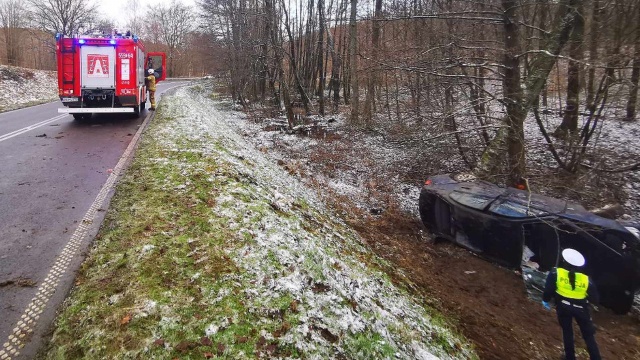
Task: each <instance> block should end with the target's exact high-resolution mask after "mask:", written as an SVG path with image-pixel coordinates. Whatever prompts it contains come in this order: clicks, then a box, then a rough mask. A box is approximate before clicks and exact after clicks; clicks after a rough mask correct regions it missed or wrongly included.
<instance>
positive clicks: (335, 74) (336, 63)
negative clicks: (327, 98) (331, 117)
mask: <svg viewBox="0 0 640 360" xmlns="http://www.w3.org/2000/svg"><path fill="white" fill-rule="evenodd" d="M327 44H328V45H329V50H330V51H331V81H330V84H331V87H332V89H333V111H334V112H337V111H338V105H339V104H340V66H341V65H342V59H341V58H340V54H338V52H337V51H336V46H335V42H334V41H333V35H332V34H331V28H327Z"/></svg>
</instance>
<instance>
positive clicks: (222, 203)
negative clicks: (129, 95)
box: [161, 90, 468, 359]
mask: <svg viewBox="0 0 640 360" xmlns="http://www.w3.org/2000/svg"><path fill="white" fill-rule="evenodd" d="M186 92H187V90H180V91H179V92H178V94H177V95H176V96H177V97H178V98H180V101H181V105H180V107H179V108H180V110H182V111H184V110H186V109H190V110H189V111H188V112H185V113H181V112H180V110H177V109H176V110H174V114H176V115H178V116H179V118H180V119H190V120H189V121H182V122H181V121H177V122H175V123H174V126H169V127H165V128H164V129H163V133H161V134H163V135H165V136H166V137H165V138H166V139H167V141H166V143H165V144H164V146H165V147H167V148H173V149H178V148H180V144H179V143H172V142H171V139H175V135H174V136H170V135H171V134H181V135H182V136H185V137H186V138H189V139H203V136H206V137H210V138H211V139H215V140H214V141H216V143H217V144H216V146H214V147H210V148H203V149H202V151H203V152H205V155H206V156H215V157H216V158H220V159H224V161H225V162H227V163H229V164H231V165H232V166H233V167H234V169H235V171H239V172H240V174H242V176H243V177H246V178H248V179H251V181H253V182H255V187H254V188H253V189H251V190H250V191H247V189H245V188H242V187H237V188H235V189H230V191H229V192H227V193H226V194H225V195H223V196H221V197H219V198H218V199H216V202H215V203H216V207H215V208H214V209H213V212H214V213H216V214H221V213H224V214H225V216H226V217H229V218H231V219H236V222H237V224H234V223H232V224H230V226H231V227H232V228H239V229H241V230H240V233H241V234H243V235H244V236H245V237H246V238H249V239H252V240H251V241H249V242H247V244H246V245H245V246H242V247H239V248H232V249H229V250H228V251H227V253H228V255H229V256H230V257H231V258H233V259H235V261H236V264H237V265H238V266H239V267H241V268H244V270H245V271H246V272H247V273H246V275H247V276H245V277H244V278H243V279H242V281H243V282H245V286H244V288H245V289H247V291H246V297H247V299H248V301H249V305H248V306H249V311H255V312H260V311H264V310H265V309H268V308H269V307H270V306H272V305H270V304H277V303H278V302H279V301H281V299H286V298H288V297H291V298H293V299H294V301H297V302H298V303H299V304H300V305H299V306H298V307H297V309H298V311H299V313H298V321H299V323H298V324H297V325H296V326H294V327H293V328H292V331H290V332H289V333H288V334H287V336H286V337H285V338H284V339H283V341H285V342H291V343H292V344H295V346H296V348H297V349H300V350H301V351H302V352H303V353H305V354H308V355H310V356H313V357H315V356H319V357H320V358H326V357H328V356H332V355H334V354H335V353H336V351H338V352H339V353H344V354H348V356H354V355H357V354H358V351H361V352H363V353H362V354H360V356H355V357H361V356H362V357H365V358H366V357H368V356H371V355H375V354H378V355H380V354H384V353H385V351H388V353H387V355H388V356H391V355H392V354H395V355H394V356H399V357H401V358H425V359H429V358H435V357H434V356H433V355H429V354H431V353H436V354H439V355H440V356H444V355H445V354H444V353H443V352H442V349H439V346H440V345H436V344H432V342H433V341H434V340H435V339H433V334H434V333H444V334H445V335H444V336H445V338H447V339H448V338H451V339H452V340H446V341H450V342H449V343H448V344H447V345H448V346H450V347H455V344H456V342H457V340H453V338H452V335H451V334H449V333H448V332H447V330H446V329H445V328H443V327H442V326H441V325H438V324H431V321H430V319H431V317H430V316H429V315H428V313H426V312H425V310H424V309H423V308H422V307H420V306H419V305H417V304H416V303H415V302H413V301H412V300H411V299H410V298H408V297H407V296H406V294H404V293H403V292H402V291H400V290H398V289H396V288H394V287H393V286H392V285H391V283H390V282H389V280H388V279H387V278H386V277H385V276H384V274H382V273H379V272H377V273H376V272H373V273H372V272H371V270H370V269H368V267H367V266H366V264H364V263H362V262H361V258H362V257H370V256H372V255H371V254H367V251H366V249H365V248H364V247H362V246H361V245H360V243H359V241H358V239H357V236H356V235H355V233H353V232H352V231H350V230H348V229H346V227H345V225H344V224H343V223H342V222H340V221H339V220H338V219H337V218H335V217H332V216H331V215H330V214H328V213H326V212H325V211H324V209H322V208H321V207H317V208H316V206H317V204H319V201H318V199H317V198H316V196H315V194H314V193H313V192H310V191H309V190H307V188H305V187H304V186H303V185H302V184H301V183H299V182H298V181H297V180H295V179H294V178H292V177H291V176H289V175H288V174H287V173H285V172H284V171H283V170H282V169H280V168H279V167H277V166H276V165H274V164H273V163H272V162H271V161H269V160H268V159H266V158H265V157H264V156H263V155H262V154H261V153H260V152H258V151H256V150H254V149H253V147H252V146H250V145H248V144H247V143H246V141H245V140H244V139H243V138H242V137H241V136H239V135H238V134H237V133H236V132H235V131H232V130H231V129H230V127H229V126H228V125H229V123H232V124H233V123H234V122H236V124H237V121H238V119H234V118H229V115H228V113H225V112H220V111H217V110H216V109H215V108H210V107H203V106H201V105H199V103H201V102H202V101H205V100H204V99H203V98H200V99H198V98H196V99H192V96H190V95H189V94H187V93H186ZM171 104H172V103H169V105H168V109H170V110H168V111H172V110H173V109H172V105H171ZM195 109H202V110H199V111H198V110H195ZM205 109H206V110H205ZM290 141H295V139H290ZM210 152H211V153H210ZM296 199H301V200H300V201H302V203H300V204H298V203H297V202H296ZM260 206H262V207H265V208H266V207H271V208H274V209H276V211H264V209H262V211H259V210H257V208H259V207H260ZM307 207H308V208H307ZM256 212H257V213H259V214H256ZM309 212H312V213H313V214H314V215H315V216H314V217H316V218H317V219H321V221H322V222H323V223H322V224H317V225H319V226H318V227H317V228H316V229H314V231H313V232H310V231H308V227H309V226H310V224H308V221H309V214H308V213H309ZM305 213H306V214H305ZM315 221H318V220H315ZM238 225H239V226H238ZM344 233H346V234H344ZM252 284H253V285H252ZM309 329H324V330H326V331H328V332H329V333H330V334H332V335H333V336H336V337H337V338H339V339H342V338H344V341H339V342H338V343H337V344H334V345H331V344H330V343H328V342H327V340H326V339H324V338H323V337H322V336H320V335H319V334H317V333H316V334H310V330H309ZM365 334H367V336H366V337H374V338H375V337H379V340H378V341H377V342H376V343H372V344H368V345H367V346H371V347H372V349H366V348H362V349H359V345H363V344H362V343H361V342H362V341H361V340H358V339H350V337H352V336H353V335H359V336H362V335H365ZM309 337H310V339H309ZM336 345H337V346H336ZM336 348H337V349H336ZM369 351H373V352H371V353H369ZM349 354H350V355H349ZM467 355H468V353H467Z"/></svg>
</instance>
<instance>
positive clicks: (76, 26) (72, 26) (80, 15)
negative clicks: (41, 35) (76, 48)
mask: <svg viewBox="0 0 640 360" xmlns="http://www.w3.org/2000/svg"><path fill="white" fill-rule="evenodd" d="M28 4H29V10H30V13H31V20H32V21H33V23H34V24H35V25H36V26H37V27H39V28H40V29H41V30H44V31H46V32H49V33H51V34H56V33H60V34H63V35H67V36H71V35H74V34H77V33H79V32H80V30H82V29H84V28H85V27H86V26H87V24H89V23H91V22H92V21H93V18H94V16H95V14H96V13H97V11H98V10H97V5H95V4H94V3H92V2H91V1H89V0H28Z"/></svg>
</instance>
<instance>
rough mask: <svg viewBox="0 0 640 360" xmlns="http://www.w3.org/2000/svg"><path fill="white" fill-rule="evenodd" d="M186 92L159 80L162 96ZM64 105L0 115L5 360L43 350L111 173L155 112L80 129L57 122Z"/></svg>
mask: <svg viewBox="0 0 640 360" xmlns="http://www.w3.org/2000/svg"><path fill="white" fill-rule="evenodd" d="M185 84H186V82H184V81H183V82H162V83H160V84H158V91H157V92H156V96H157V97H158V99H160V98H161V95H162V94H163V93H165V92H166V91H168V90H171V89H174V88H176V87H178V86H182V85H185ZM61 106H62V104H61V103H60V102H54V103H48V104H43V105H38V106H34V107H30V108H26V109H21V110H15V111H11V112H7V113H2V114H0V344H1V345H2V347H1V348H0V359H3V360H4V359H31V358H33V357H34V356H35V354H36V353H37V351H38V349H39V347H40V346H41V345H42V340H43V338H44V337H46V334H47V332H48V330H49V328H50V326H51V324H52V320H53V319H54V316H55V310H56V309H57V308H58V307H59V306H60V304H61V303H62V301H63V300H64V297H65V296H66V295H67V293H68V291H69V289H70V288H71V285H72V284H73V277H74V274H75V271H76V270H77V269H78V267H79V265H80V264H81V262H82V260H83V259H84V256H85V254H86V250H87V247H88V245H89V244H90V242H91V240H92V239H93V237H94V236H95V234H96V233H97V230H98V228H99V226H100V223H101V222H102V219H103V218H104V213H105V211H104V210H105V208H106V207H107V206H108V200H109V198H110V196H111V194H112V193H113V185H114V184H115V179H116V176H115V174H114V175H112V173H113V172H114V169H115V170H116V172H117V171H118V170H119V169H121V168H122V166H123V165H124V164H125V163H126V159H125V157H127V156H130V155H131V154H130V153H131V151H132V150H133V145H134V144H131V143H132V140H134V139H135V140H137V138H138V136H139V135H136V134H137V132H138V129H139V128H140V127H141V125H142V124H143V121H144V120H145V119H146V118H147V115H149V114H150V112H149V111H148V110H147V111H144V112H143V113H142V114H141V115H140V117H135V116H134V115H132V114H96V115H94V116H93V118H92V119H91V120H90V121H88V122H78V121H74V120H73V117H72V116H71V115H68V114H58V112H57V109H58V107H61ZM148 107H149V104H148V103H147V108H148ZM130 144H131V147H130ZM121 159H122V160H121Z"/></svg>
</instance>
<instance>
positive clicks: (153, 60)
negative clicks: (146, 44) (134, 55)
mask: <svg viewBox="0 0 640 360" xmlns="http://www.w3.org/2000/svg"><path fill="white" fill-rule="evenodd" d="M147 69H153V70H154V71H155V72H156V73H157V74H158V75H159V76H158V78H157V79H156V81H161V80H164V79H166V78H167V56H166V55H165V53H163V52H150V53H149V54H147Z"/></svg>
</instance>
